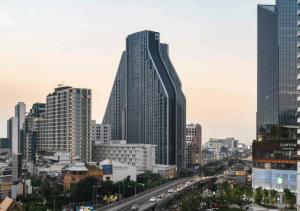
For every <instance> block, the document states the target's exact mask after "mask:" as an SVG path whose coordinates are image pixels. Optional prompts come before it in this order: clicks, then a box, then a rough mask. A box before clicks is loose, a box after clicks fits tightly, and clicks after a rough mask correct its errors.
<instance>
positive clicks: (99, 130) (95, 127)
mask: <svg viewBox="0 0 300 211" xmlns="http://www.w3.org/2000/svg"><path fill="white" fill-rule="evenodd" d="M110 140H111V125H108V124H96V121H95V120H92V121H91V142H92V145H93V146H94V145H99V144H107V143H108V142H109V141H110Z"/></svg>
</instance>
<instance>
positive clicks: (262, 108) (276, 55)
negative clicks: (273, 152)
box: [257, 0, 297, 139]
mask: <svg viewBox="0 0 300 211" xmlns="http://www.w3.org/2000/svg"><path fill="white" fill-rule="evenodd" d="M257 41H258V46H257V49H258V52H257V56H258V57H257V62H258V67H257V68H258V72H257V81H258V84H257V135H262V134H268V133H273V134H274V131H283V129H280V128H285V129H284V130H287V129H286V128H290V129H288V130H289V131H288V132H287V133H286V134H287V135H288V136H285V135H282V134H278V135H279V137H274V135H271V137H272V139H276V138H277V139H281V138H282V137H283V138H292V139H296V130H295V128H294V127H295V126H296V124H297V115H296V110H297V103H296V99H297V66H296V65H297V64H296V62H297V47H296V46H297V43H296V42H297V1H296V0H277V2H276V5H259V6H258V40H257ZM269 137H270V136H269Z"/></svg>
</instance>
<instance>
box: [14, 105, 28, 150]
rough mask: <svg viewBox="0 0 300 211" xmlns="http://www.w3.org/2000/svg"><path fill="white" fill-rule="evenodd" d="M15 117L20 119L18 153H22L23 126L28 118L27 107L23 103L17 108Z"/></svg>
mask: <svg viewBox="0 0 300 211" xmlns="http://www.w3.org/2000/svg"><path fill="white" fill-rule="evenodd" d="M15 117H17V119H18V153H21V152H22V150H23V149H22V143H21V142H22V136H23V131H22V130H23V126H24V121H25V117H26V105H25V103H23V102H19V103H18V104H17V105H16V106H15Z"/></svg>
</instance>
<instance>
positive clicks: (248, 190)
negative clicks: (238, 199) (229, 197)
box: [244, 186, 253, 201]
mask: <svg viewBox="0 0 300 211" xmlns="http://www.w3.org/2000/svg"><path fill="white" fill-rule="evenodd" d="M244 193H245V197H246V200H247V201H251V200H252V197H253V190H252V187H251V186H246V187H245V189H244Z"/></svg>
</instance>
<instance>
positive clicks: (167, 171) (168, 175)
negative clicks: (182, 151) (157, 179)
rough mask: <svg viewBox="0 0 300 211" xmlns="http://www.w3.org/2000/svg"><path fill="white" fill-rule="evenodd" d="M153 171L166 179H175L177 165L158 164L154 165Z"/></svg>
mask: <svg viewBox="0 0 300 211" xmlns="http://www.w3.org/2000/svg"><path fill="white" fill-rule="evenodd" d="M152 172H153V173H156V174H160V175H161V176H162V177H163V178H165V179H173V178H174V177H176V172H177V167H176V166H174V165H161V164H156V165H154V166H153V169H152Z"/></svg>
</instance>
